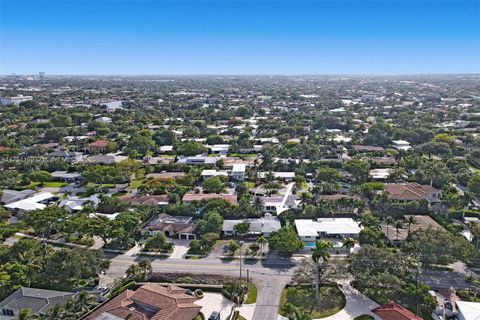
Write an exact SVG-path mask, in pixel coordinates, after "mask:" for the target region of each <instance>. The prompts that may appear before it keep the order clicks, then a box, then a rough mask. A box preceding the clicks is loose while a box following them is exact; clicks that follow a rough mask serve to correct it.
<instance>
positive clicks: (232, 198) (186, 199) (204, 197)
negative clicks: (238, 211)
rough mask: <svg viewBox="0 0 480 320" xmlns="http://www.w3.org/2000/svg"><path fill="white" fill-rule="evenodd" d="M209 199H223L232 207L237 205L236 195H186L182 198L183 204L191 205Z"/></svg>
mask: <svg viewBox="0 0 480 320" xmlns="http://www.w3.org/2000/svg"><path fill="white" fill-rule="evenodd" d="M211 199H223V200H225V201H228V202H230V203H231V204H233V205H234V206H236V205H238V202H237V195H236V194H220V193H196V194H194V193H186V194H185V195H184V196H183V198H182V202H183V203H191V202H194V201H202V200H211Z"/></svg>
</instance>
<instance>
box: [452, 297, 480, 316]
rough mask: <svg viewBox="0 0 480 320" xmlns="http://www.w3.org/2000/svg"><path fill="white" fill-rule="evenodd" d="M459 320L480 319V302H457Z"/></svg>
mask: <svg viewBox="0 0 480 320" xmlns="http://www.w3.org/2000/svg"><path fill="white" fill-rule="evenodd" d="M455 305H456V307H457V314H458V319H459V320H477V319H480V302H469V301H460V300H457V301H456V302H455Z"/></svg>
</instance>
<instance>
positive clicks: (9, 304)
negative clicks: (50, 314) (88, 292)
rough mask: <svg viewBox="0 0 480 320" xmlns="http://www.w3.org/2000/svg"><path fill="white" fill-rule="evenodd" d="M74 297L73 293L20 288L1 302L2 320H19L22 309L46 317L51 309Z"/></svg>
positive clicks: (0, 314) (0, 312)
mask: <svg viewBox="0 0 480 320" xmlns="http://www.w3.org/2000/svg"><path fill="white" fill-rule="evenodd" d="M74 295H75V294H74V293H72V292H62V291H53V290H45V289H35V288H27V287H20V288H18V289H17V290H16V291H15V292H14V293H12V294H11V295H9V296H8V297H6V298H5V299H3V301H1V302H0V320H11V319H19V313H20V311H21V310H22V309H30V310H32V311H33V312H35V313H37V314H40V315H44V314H46V312H47V311H48V310H49V309H51V308H53V307H55V306H56V305H59V304H64V303H65V302H66V301H67V299H68V298H71V297H73V296H74Z"/></svg>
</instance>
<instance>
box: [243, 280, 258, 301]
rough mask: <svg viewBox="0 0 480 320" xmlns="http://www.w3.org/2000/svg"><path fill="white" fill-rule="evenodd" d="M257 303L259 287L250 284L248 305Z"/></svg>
mask: <svg viewBox="0 0 480 320" xmlns="http://www.w3.org/2000/svg"><path fill="white" fill-rule="evenodd" d="M255 302H257V286H255V285H254V284H253V283H249V284H248V293H247V300H245V303H246V304H251V303H255Z"/></svg>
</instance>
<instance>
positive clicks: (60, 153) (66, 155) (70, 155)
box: [50, 150, 83, 162]
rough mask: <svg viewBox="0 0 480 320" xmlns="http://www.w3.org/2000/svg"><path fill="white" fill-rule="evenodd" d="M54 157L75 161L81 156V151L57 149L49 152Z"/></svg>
mask: <svg viewBox="0 0 480 320" xmlns="http://www.w3.org/2000/svg"><path fill="white" fill-rule="evenodd" d="M50 155H51V156H52V157H54V158H63V159H64V160H65V161H68V162H76V161H79V160H80V159H81V158H82V155H83V153H81V152H73V151H65V150H57V151H54V152H52V153H51V154H50Z"/></svg>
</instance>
